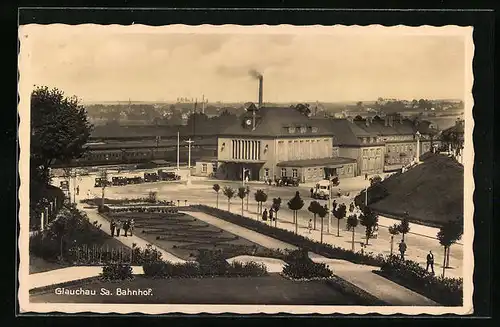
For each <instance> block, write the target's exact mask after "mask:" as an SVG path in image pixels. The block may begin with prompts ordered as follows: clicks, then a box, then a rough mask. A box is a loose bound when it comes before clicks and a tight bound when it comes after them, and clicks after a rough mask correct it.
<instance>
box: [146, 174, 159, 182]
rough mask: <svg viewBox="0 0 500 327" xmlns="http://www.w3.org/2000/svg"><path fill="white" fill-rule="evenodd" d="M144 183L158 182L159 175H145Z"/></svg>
mask: <svg viewBox="0 0 500 327" xmlns="http://www.w3.org/2000/svg"><path fill="white" fill-rule="evenodd" d="M144 181H145V182H146V183H150V182H158V174H157V173H144Z"/></svg>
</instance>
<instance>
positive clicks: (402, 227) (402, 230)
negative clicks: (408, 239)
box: [398, 212, 410, 241]
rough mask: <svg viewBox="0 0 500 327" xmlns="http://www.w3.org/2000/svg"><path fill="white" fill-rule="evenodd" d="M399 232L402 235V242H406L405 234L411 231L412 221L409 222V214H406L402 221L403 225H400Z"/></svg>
mask: <svg viewBox="0 0 500 327" xmlns="http://www.w3.org/2000/svg"><path fill="white" fill-rule="evenodd" d="M398 230H399V232H400V233H401V235H402V236H403V237H402V240H403V241H404V240H405V234H407V233H408V232H409V231H410V221H409V220H408V213H407V212H405V216H404V217H403V219H402V220H401V223H400V224H399V227H398Z"/></svg>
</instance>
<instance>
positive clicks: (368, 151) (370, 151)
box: [363, 148, 382, 157]
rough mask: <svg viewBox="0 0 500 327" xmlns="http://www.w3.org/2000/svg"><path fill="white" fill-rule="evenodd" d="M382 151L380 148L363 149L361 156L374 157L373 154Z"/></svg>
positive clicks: (376, 154)
mask: <svg viewBox="0 0 500 327" xmlns="http://www.w3.org/2000/svg"><path fill="white" fill-rule="evenodd" d="M381 153H382V149H380V148H378V149H363V157H368V156H370V157H374V156H380V154H381Z"/></svg>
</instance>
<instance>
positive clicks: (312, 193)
mask: <svg viewBox="0 0 500 327" xmlns="http://www.w3.org/2000/svg"><path fill="white" fill-rule="evenodd" d="M313 195H314V189H313V188H312V187H311V198H312V197H313Z"/></svg>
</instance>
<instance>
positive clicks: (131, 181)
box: [127, 176, 144, 184]
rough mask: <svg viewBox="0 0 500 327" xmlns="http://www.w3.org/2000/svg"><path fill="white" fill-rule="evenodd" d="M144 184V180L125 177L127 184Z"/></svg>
mask: <svg viewBox="0 0 500 327" xmlns="http://www.w3.org/2000/svg"><path fill="white" fill-rule="evenodd" d="M141 183H144V179H143V178H142V177H140V176H136V177H127V184H141Z"/></svg>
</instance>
